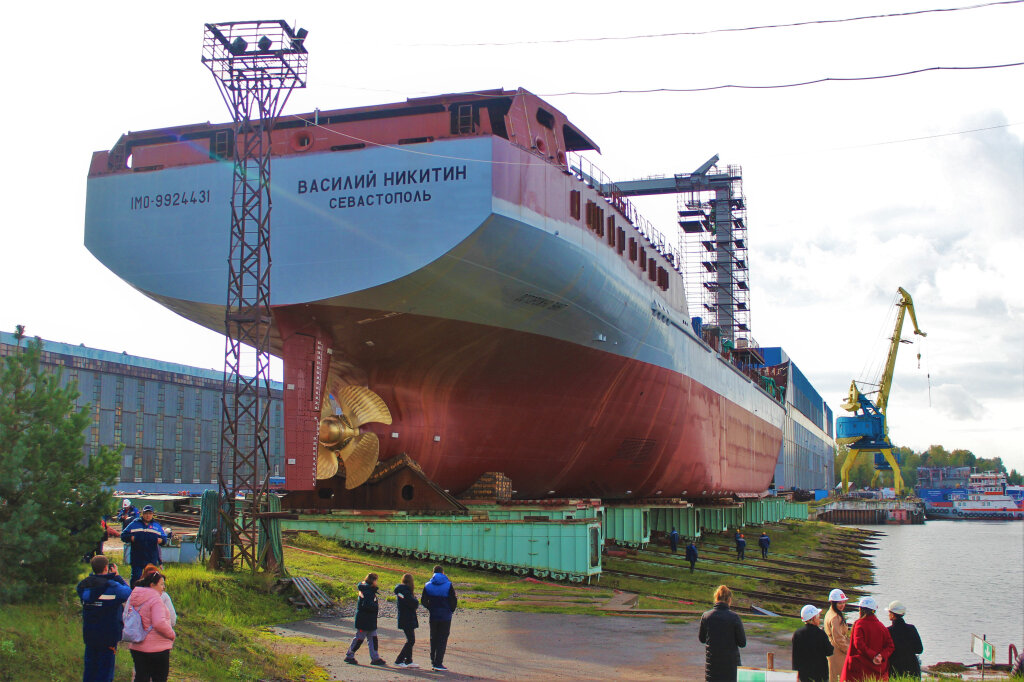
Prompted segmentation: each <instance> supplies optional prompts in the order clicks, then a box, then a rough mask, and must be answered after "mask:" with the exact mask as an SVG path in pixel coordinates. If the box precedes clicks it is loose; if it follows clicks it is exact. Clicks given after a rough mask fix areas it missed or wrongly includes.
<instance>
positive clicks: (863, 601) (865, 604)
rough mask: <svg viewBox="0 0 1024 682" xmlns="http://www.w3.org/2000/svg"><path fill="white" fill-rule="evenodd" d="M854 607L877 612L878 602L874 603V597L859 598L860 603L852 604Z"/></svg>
mask: <svg viewBox="0 0 1024 682" xmlns="http://www.w3.org/2000/svg"><path fill="white" fill-rule="evenodd" d="M854 607H856V608H858V609H871V610H872V611H877V610H878V602H876V601H875V599H874V597H861V598H860V601H859V602H857V603H856V604H854Z"/></svg>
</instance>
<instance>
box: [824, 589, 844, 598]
mask: <svg viewBox="0 0 1024 682" xmlns="http://www.w3.org/2000/svg"><path fill="white" fill-rule="evenodd" d="M828 600H829V601H847V599H846V593H845V592H843V591H842V590H840V589H838V588H836V589H834V590H832V591H831V592H829V593H828Z"/></svg>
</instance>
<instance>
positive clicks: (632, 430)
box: [86, 135, 784, 498]
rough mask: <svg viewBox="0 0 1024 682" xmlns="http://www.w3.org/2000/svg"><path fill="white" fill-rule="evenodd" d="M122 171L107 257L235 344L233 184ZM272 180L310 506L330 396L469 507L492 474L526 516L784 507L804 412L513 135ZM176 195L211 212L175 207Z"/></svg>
mask: <svg viewBox="0 0 1024 682" xmlns="http://www.w3.org/2000/svg"><path fill="white" fill-rule="evenodd" d="M143 151H144V150H143V149H142V148H141V147H137V148H136V153H137V154H139V155H140V156H141V155H142V152H143ZM164 151H165V152H166V150H164ZM151 153H152V154H153V155H154V156H155V157H159V153H158V150H153V151H152V152H151ZM98 154H100V155H102V154H107V153H98ZM106 161H107V159H105V158H103V157H102V156H100V158H98V159H97V158H96V157H94V169H93V170H94V172H93V173H91V176H90V182H89V201H88V206H87V218H86V245H87V247H88V248H89V249H90V250H91V251H92V252H93V253H94V254H95V255H96V256H97V257H98V258H99V259H100V260H101V261H102V262H104V263H105V264H106V265H107V266H108V267H110V268H111V269H112V270H114V271H115V272H116V273H117V274H118V275H120V276H121V277H122V278H124V279H125V280H126V281H128V282H129V283H131V284H132V285H133V286H135V287H136V288H138V289H140V290H141V291H143V292H144V293H145V294H146V295H148V296H150V297H151V298H154V299H155V300H157V301H159V302H161V303H162V304H164V305H166V306H167V307H169V308H171V309H173V310H176V311H177V312H179V313H181V314H182V315H184V316H186V317H188V318H189V319H192V320H195V321H197V322H199V323H201V324H203V325H205V326H208V327H209V328H211V329H215V330H222V329H223V290H224V283H225V282H226V281H227V272H226V264H225V254H226V253H227V232H228V222H229V217H230V204H229V201H230V181H231V172H230V168H229V167H227V166H226V164H218V163H191V162H184V163H181V164H179V165H178V166H176V167H166V168H164V167H154V168H152V170H149V171H148V172H140V173H130V172H129V173H123V172H120V171H119V170H118V171H117V172H103V171H102V166H103V163H105V162H106ZM274 164H275V165H274V184H273V192H272V196H273V201H274V216H273V236H272V242H271V253H272V256H273V271H272V298H271V302H272V309H273V312H274V322H275V333H274V339H273V343H274V352H275V353H276V354H278V355H280V356H281V357H282V358H283V359H284V365H285V413H286V414H285V420H286V462H287V466H286V472H285V474H286V478H287V480H288V484H287V485H288V487H289V488H293V489H294V488H295V487H296V485H298V487H299V488H301V489H310V488H312V486H313V478H314V477H315V453H316V443H315V438H316V417H317V415H318V414H319V407H318V405H317V402H318V401H317V398H316V396H318V395H319V392H320V390H321V388H325V389H326V390H327V391H328V392H330V391H332V390H335V389H336V387H337V385H339V384H344V383H357V384H360V385H365V386H368V387H369V388H371V389H372V390H373V391H375V392H377V393H378V394H379V395H380V396H381V397H382V398H383V399H384V401H385V402H386V403H387V404H388V407H389V408H390V410H391V412H392V415H393V418H394V421H393V424H392V425H390V426H383V425H369V426H368V428H370V429H371V430H374V431H375V432H376V433H377V434H378V436H379V437H380V441H381V447H382V451H381V457H382V458H383V459H387V458H389V457H391V456H394V455H397V454H399V453H403V452H405V453H408V454H409V455H411V456H412V457H413V458H414V459H416V460H417V461H418V462H419V463H420V464H421V466H422V467H423V469H424V473H426V474H427V475H428V476H429V477H430V478H431V479H433V480H434V481H436V482H437V483H438V484H439V485H441V486H442V487H444V488H446V489H450V490H451V492H452V493H455V494H458V493H459V492H461V491H463V490H465V489H466V488H468V487H469V486H470V485H471V484H472V483H473V481H475V480H476V479H477V478H478V477H479V476H480V475H481V474H483V473H485V472H490V471H499V472H502V473H504V474H506V475H507V476H509V477H510V478H511V480H512V487H513V488H514V489H515V490H516V496H517V497H520V498H537V497H545V496H550V495H555V496H600V497H606V498H630V497H634V498H635V497H653V496H666V497H675V496H680V495H686V496H691V497H692V496H701V495H710V494H715V493H728V492H759V491H762V490H764V489H766V488H767V487H768V484H769V482H770V480H771V476H772V472H773V470H774V467H775V462H776V459H777V456H778V453H779V449H780V445H781V441H782V424H783V420H784V408H783V407H782V405H781V404H779V402H778V401H777V400H776V399H774V398H772V397H771V396H770V395H768V394H767V393H765V392H764V391H762V390H761V389H760V388H759V387H758V386H757V385H756V383H755V382H754V381H752V380H751V378H750V377H749V376H747V375H745V374H744V373H742V372H741V371H740V370H739V369H737V368H736V367H735V366H733V365H732V364H730V363H729V362H727V361H726V360H725V359H724V358H723V357H721V356H720V355H719V354H718V353H716V352H714V351H713V350H712V349H711V348H710V347H708V346H707V345H706V344H705V343H704V342H703V341H701V340H700V339H699V338H698V337H697V336H696V334H695V333H694V332H693V330H692V329H691V328H690V324H689V316H688V313H687V311H686V308H685V296H684V293H683V288H682V277H681V275H680V274H679V272H678V261H677V260H674V259H673V258H672V255H671V254H669V253H668V252H667V251H665V250H664V249H663V248H662V245H661V244H655V243H652V242H651V241H650V240H649V239H648V236H649V235H641V234H639V233H637V232H635V231H633V229H632V225H630V224H629V223H628V222H626V221H624V220H623V217H622V216H621V215H619V214H618V213H614V212H613V211H612V208H613V207H612V206H610V205H609V203H608V202H607V201H606V200H605V198H603V197H601V196H599V195H598V194H597V193H596V192H595V191H594V190H593V189H592V188H588V187H587V186H586V185H585V184H584V183H582V182H580V180H578V179H577V178H576V177H573V176H572V175H571V174H569V173H567V172H566V169H565V168H564V167H563V166H559V165H558V164H556V163H552V160H551V159H547V158H539V157H538V155H537V154H536V153H535V152H531V151H530V150H527V149H523V148H522V147H521V146H518V145H516V144H513V143H512V141H510V140H508V139H502V138H500V137H498V136H494V135H483V136H475V137H471V138H468V139H455V140H438V141H431V142H426V143H423V144H417V145H415V154H410V153H408V152H407V151H406V150H404V149H397V148H392V147H377V148H367V149H361V150H357V151H345V152H344V153H333V152H326V153H322V154H290V153H287V151H285V153H282V155H281V158H279V159H275V161H274ZM98 170H99V172H97V171H98ZM178 187H180V188H181V190H180V191H181V194H182V195H183V196H187V197H189V198H190V200H191V198H192V196H193V194H194V191H195V189H199V190H200V191H203V192H208V194H203V195H202V197H209V199H208V200H207V201H204V202H198V203H196V202H194V201H192V202H190V203H189V204H186V205H185V206H178V205H175V204H174V202H173V201H171V202H170V203H171V204H172V205H171V206H169V207H166V206H160V207H159V208H156V207H153V203H154V202H155V197H161V202H160V203H161V204H164V203H166V202H165V201H164V200H163V199H164V198H165V197H166V196H167V195H168V194H169V192H168V191H166V190H168V189H171V188H178ZM314 188H315V189H314ZM573 193H575V194H577V195H579V198H578V199H577V202H579V203H577V206H579V204H580V203H582V202H583V201H586V202H589V203H593V204H594V205H595V206H596V205H598V203H600V205H601V206H602V207H604V208H607V209H608V212H609V216H608V218H609V219H610V220H609V221H608V223H607V224H608V230H609V232H610V233H611V234H612V235H614V234H615V231H616V230H618V232H619V233H620V236H619V238H618V241H616V239H615V238H614V237H612V238H603V237H604V235H603V234H596V233H595V232H597V231H596V230H594V229H591V230H588V229H587V228H586V227H583V226H581V225H580V222H581V221H580V217H579V214H578V213H577V214H575V215H574V214H573V211H572V194H573ZM147 202H148V205H149V207H147V208H143V207H142V206H143V204H145V203H147ZM588 210H589V205H588ZM602 216H603V212H602ZM602 220H604V218H602ZM601 227H602V229H601V232H602V233H603V231H604V223H603V222H602V225H601ZM623 228H625V229H629V230H630V231H629V232H628V234H629V239H630V242H633V241H634V240H635V241H636V242H637V243H638V244H641V246H640V247H639V253H640V254H641V256H640V258H639V259H638V258H637V257H636V255H635V254H636V253H637V250H638V249H637V248H634V247H635V246H636V244H634V243H630V245H629V246H630V247H631V248H630V249H624V248H623V238H622V236H621V235H622V234H623ZM644 247H646V249H647V250H646V251H645V248H644ZM645 253H646V254H647V255H648V256H649V258H645V256H644V254H645ZM631 254H633V257H632V258H630V255H631ZM638 260H649V261H650V264H649V267H647V266H648V263H646V262H645V263H644V267H643V269H640V268H639V267H638V265H637V261H638ZM332 384H333V385H332Z"/></svg>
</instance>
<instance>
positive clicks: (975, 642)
mask: <svg viewBox="0 0 1024 682" xmlns="http://www.w3.org/2000/svg"><path fill="white" fill-rule="evenodd" d="M986 639H987V635H982V636H981V637H978V636H977V635H975V634H973V633H972V634H971V652H972V653H975V654H977V655H978V656H981V679H985V663H986V662H988V663H992V662H993V661H994V660H995V659H996V648H995V647H994V646H992V645H991V644H989V643H988V642H987V641H986Z"/></svg>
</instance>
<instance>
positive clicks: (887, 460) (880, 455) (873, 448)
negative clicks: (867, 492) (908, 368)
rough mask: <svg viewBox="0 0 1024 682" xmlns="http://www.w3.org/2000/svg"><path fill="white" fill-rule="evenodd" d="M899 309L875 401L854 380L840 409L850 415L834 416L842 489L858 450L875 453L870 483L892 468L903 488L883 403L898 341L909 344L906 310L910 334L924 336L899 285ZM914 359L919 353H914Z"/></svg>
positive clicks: (911, 303)
mask: <svg viewBox="0 0 1024 682" xmlns="http://www.w3.org/2000/svg"><path fill="white" fill-rule="evenodd" d="M896 305H897V306H898V307H899V312H898V313H897V315H896V329H895V330H894V331H893V334H892V338H891V339H890V344H889V355H888V357H887V358H886V360H885V369H884V370H883V371H882V378H881V381H880V382H879V384H878V397H877V398H876V399H875V402H871V400H870V399H868V398H867V396H865V395H864V394H863V393H862V392H861V391H860V389H859V388H858V387H857V382H856V380H854V381H852V382H851V383H850V395H849V396H848V397H847V399H846V402H845V403H844V404H843V409H844V410H846V411H847V412H853V413H854V416H852V417H839V418H838V419H836V442H837V443H839V444H840V445H845V446H847V448H848V449H849V453H848V454H847V455H846V460H845V461H844V462H843V468H842V480H843V492H844V493H846V492H848V491H849V489H850V468H851V467H852V466H853V463H854V461H856V459H857V455H859V454H861V453H862V452H866V453H872V454H874V455H875V475H874V477H873V478H872V479H871V483H872V485H874V483H875V481H876V480H877V479H878V477H879V475H880V474H881V472H882V471H883V470H885V469H889V468H891V469H892V478H893V487H894V488H895V489H896V494H897V495H899V494H900V492H901V491H902V490H903V476H902V475H901V474H900V465H899V462H898V461H897V459H896V457H894V456H893V453H892V449H893V448H892V443H891V442H890V440H889V423H888V422H887V421H886V418H885V414H886V412H885V410H886V405H887V404H888V402H889V392H890V391H891V390H892V375H893V370H894V369H895V368H896V354H897V353H898V352H899V349H900V344H901V343H912V341H910V340H908V339H904V338H902V336H901V333H902V331H903V319H904V317H905V316H906V314H907V313H908V312H909V313H910V321H911V322H913V323H914V333H915V334H917V335H919V336H927V334H925V333H924V332H923V331H921V329H920V328H919V327H918V326H917V314H916V313H915V312H914V301H913V299H912V298H910V294H909V293H908V292H907V290H906V289H904V288H903V287H900V288H899V300H898V301H897V302H896ZM917 357H918V358H920V357H921V354H920V353H918V356H917Z"/></svg>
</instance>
